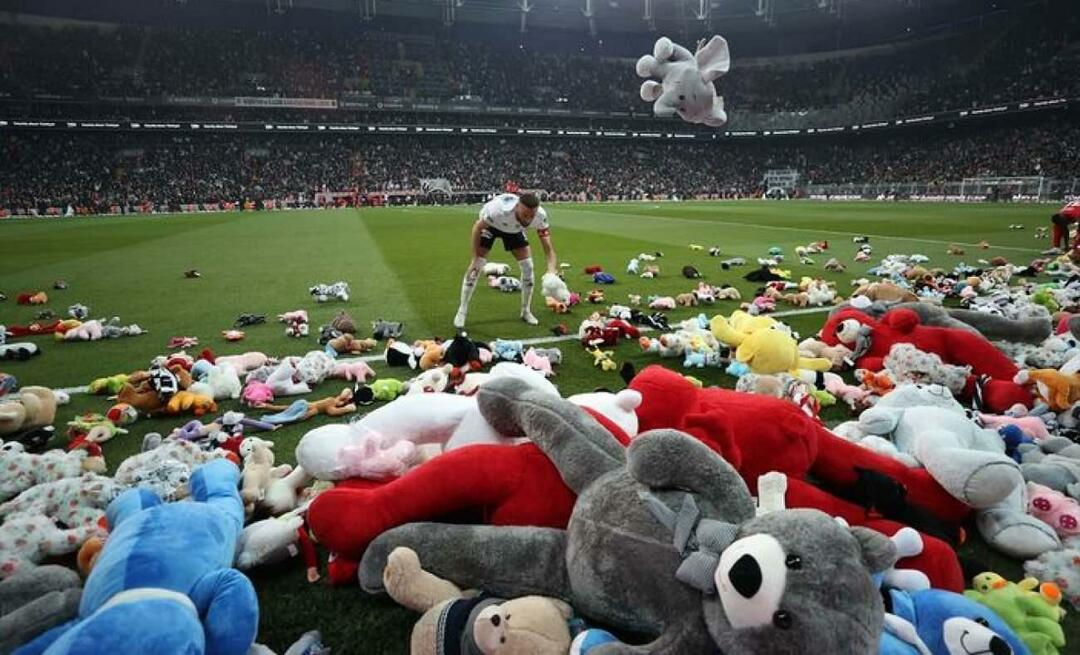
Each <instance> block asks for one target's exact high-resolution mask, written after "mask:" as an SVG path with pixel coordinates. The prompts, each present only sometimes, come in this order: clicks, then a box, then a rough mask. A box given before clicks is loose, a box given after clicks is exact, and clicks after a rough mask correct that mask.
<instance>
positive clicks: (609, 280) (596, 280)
mask: <svg viewBox="0 0 1080 655" xmlns="http://www.w3.org/2000/svg"><path fill="white" fill-rule="evenodd" d="M592 279H593V284H615V276H613V275H611V274H610V273H605V272H603V271H599V272H597V273H593V276H592Z"/></svg>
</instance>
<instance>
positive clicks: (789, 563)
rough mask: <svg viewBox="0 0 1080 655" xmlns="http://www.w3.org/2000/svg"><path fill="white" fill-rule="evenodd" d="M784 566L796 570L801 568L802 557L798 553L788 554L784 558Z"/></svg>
mask: <svg viewBox="0 0 1080 655" xmlns="http://www.w3.org/2000/svg"><path fill="white" fill-rule="evenodd" d="M784 566H786V567H788V568H789V569H795V570H796V571H797V570H799V569H801V568H802V558H801V557H799V556H798V555H788V556H787V559H785V560H784Z"/></svg>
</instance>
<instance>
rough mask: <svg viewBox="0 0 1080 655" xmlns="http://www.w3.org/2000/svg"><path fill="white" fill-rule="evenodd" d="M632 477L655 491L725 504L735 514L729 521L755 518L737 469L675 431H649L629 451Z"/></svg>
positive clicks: (635, 440) (749, 498) (752, 506)
mask: <svg viewBox="0 0 1080 655" xmlns="http://www.w3.org/2000/svg"><path fill="white" fill-rule="evenodd" d="M626 459H627V466H628V468H629V470H630V475H631V476H633V478H634V479H635V480H637V481H638V482H640V483H641V484H643V485H645V486H647V487H652V488H654V489H687V490H689V491H691V492H693V493H695V494H698V495H700V496H701V497H703V498H705V499H708V500H711V501H714V502H723V504H724V505H725V507H727V508H728V509H729V511H731V512H733V513H732V514H731V516H730V517H729V519H728V520H730V521H732V522H742V521H748V520H750V519H751V518H753V516H754V514H755V511H756V509H755V505H754V500H753V498H751V497H750V490H749V489H747V487H746V483H745V482H743V479H742V478H741V477H740V476H739V474H738V473H737V472H736V471H735V469H734V468H732V466H731V465H730V464H728V463H727V462H725V461H724V460H723V459H721V458H720V456H719V455H717V454H716V453H714V452H713V451H712V450H710V449H709V448H708V447H707V446H706V445H705V444H703V443H701V442H700V441H698V440H697V439H694V438H692V437H690V436H689V435H687V434H684V433H682V432H678V431H676V430H650V431H648V432H646V433H644V434H641V435H638V436H637V437H636V438H635V439H634V440H633V441H632V442H630V447H629V448H627V450H626Z"/></svg>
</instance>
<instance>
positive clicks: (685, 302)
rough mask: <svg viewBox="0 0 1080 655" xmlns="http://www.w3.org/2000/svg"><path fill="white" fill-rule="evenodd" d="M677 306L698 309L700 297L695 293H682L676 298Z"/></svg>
mask: <svg viewBox="0 0 1080 655" xmlns="http://www.w3.org/2000/svg"><path fill="white" fill-rule="evenodd" d="M675 304H676V305H678V306H679V307H697V305H698V297H697V295H696V294H694V293H680V294H679V295H677V296H675Z"/></svg>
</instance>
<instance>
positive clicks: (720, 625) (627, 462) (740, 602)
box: [360, 378, 896, 655]
mask: <svg viewBox="0 0 1080 655" xmlns="http://www.w3.org/2000/svg"><path fill="white" fill-rule="evenodd" d="M477 400H478V402H479V403H480V409H481V412H483V414H484V416H485V418H487V419H488V421H489V422H491V424H492V425H493V426H495V427H496V429H498V430H508V431H509V432H510V433H513V434H524V435H527V436H529V437H530V438H531V439H532V440H533V441H534V442H535V443H536V444H537V446H539V447H540V448H541V449H542V450H543V451H544V452H545V453H546V454H547V455H548V457H550V458H551V460H552V461H553V462H554V463H555V465H556V467H557V468H558V469H559V471H560V473H561V474H562V477H563V480H564V481H565V482H566V484H567V485H568V486H569V487H570V488H571V489H572V490H574V491H575V492H576V493H577V494H578V500H577V503H576V505H575V507H574V511H573V514H572V516H571V518H570V521H569V525H568V526H567V529H566V530H557V529H550V528H525V527H496V526H464V525H442V524H432V523H422V524H410V525H405V526H402V527H399V528H395V529H393V530H390V531H388V532H386V533H384V534H383V535H381V536H380V537H379V538H377V539H376V540H375V541H374V542H373V543H372V544H371V546H369V548H368V550H367V552H366V553H365V554H364V558H363V560H362V562H361V565H360V583H361V586H362V587H363V588H364V589H366V590H368V591H370V592H377V591H382V584H383V582H382V581H383V571H384V569H385V567H386V561H387V557H388V556H389V553H390V552H391V551H393V550H394V548H396V547H398V546H407V547H409V548H412V549H413V550H414V551H416V552H417V554H418V555H419V557H420V560H421V561H422V562H424V567H425V569H427V570H429V571H431V572H432V573H434V574H435V575H438V576H440V577H444V578H447V579H449V580H451V581H453V582H455V583H457V584H458V585H461V586H463V587H469V588H482V589H484V590H486V591H488V592H491V593H493V594H496V595H498V596H503V597H507V598H512V597H516V596H522V595H529V594H538V595H545V596H553V597H557V598H562V599H565V600H567V601H568V602H570V603H571V604H572V605H573V606H574V607H575V608H576V609H577V610H578V611H579V612H580V613H582V614H583V615H584V616H586V617H589V618H591V619H594V620H596V621H599V622H602V623H605V624H607V625H611V626H613V627H616V628H622V629H626V630H628V631H633V632H636V633H647V634H650V635H652V636H654V640H653V641H652V642H650V643H648V644H646V645H643V646H630V645H627V644H607V645H605V646H603V647H600V648H599V649H598V650H597V653H601V654H604V655H607V654H610V653H671V654H675V653H678V654H680V655H683V654H694V653H702V654H705V653H714V652H716V650H717V648H719V649H720V650H722V651H723V652H725V653H780V654H786V653H803V652H805V649H806V647H807V645H808V644H809V643H813V644H814V645H815V647H816V648H818V649H819V650H820V651H821V652H845V653H875V652H876V651H877V640H878V634H879V632H880V631H881V627H882V620H883V619H882V616H883V609H882V604H881V600H880V597H879V595H878V593H877V589H876V587H875V585H874V583H873V581H872V579H871V571H875V572H876V571H881V570H884V569H885V568H887V567H889V566H891V565H892V563H893V562H894V561H895V559H896V553H895V549H894V547H893V546H892V542H891V541H889V540H888V539H887V538H885V537H884V536H882V535H880V534H878V533H875V532H873V531H870V530H866V529H862V528H855V529H850V530H849V529H848V528H847V527H845V526H843V525H841V524H839V523H837V522H836V521H834V520H833V519H831V518H830V517H828V516H826V515H825V514H823V513H821V512H817V511H814V510H790V511H782V512H776V513H773V514H768V515H765V516H762V517H758V518H754V514H755V507H754V502H753V499H752V498H751V497H750V493H749V491H748V489H747V487H746V485H745V483H744V482H743V481H742V479H741V478H740V477H739V475H738V473H737V472H736V471H735V470H734V469H733V468H732V467H731V466H730V465H729V464H728V463H727V462H725V461H724V460H722V459H721V458H720V457H719V456H718V455H717V454H716V453H714V452H713V451H712V450H710V449H709V448H708V447H706V446H705V445H704V444H702V443H701V442H699V441H697V440H696V439H693V438H692V437H689V436H688V435H686V434H684V433H681V432H677V431H674V430H653V431H650V432H646V433H644V434H642V435H639V436H638V437H636V438H635V439H634V441H633V442H632V443H631V445H630V447H629V448H627V449H623V448H622V447H621V446H620V445H619V444H618V443H617V442H616V441H615V440H613V439H612V438H611V437H610V435H609V434H608V433H607V431H606V430H604V429H603V428H602V427H601V426H600V425H599V424H598V423H597V422H596V421H595V420H594V419H592V418H591V417H590V416H589V415H587V414H586V413H585V412H584V411H583V410H580V409H579V408H577V407H575V406H574V405H572V404H571V403H569V402H567V401H565V400H563V399H560V398H557V397H553V396H551V395H550V394H543V393H538V392H535V391H533V390H532V389H529V388H528V387H527V386H526V385H524V384H522V383H521V382H520V381H519V380H516V379H512V378H507V379H500V380H492V381H490V382H488V384H486V385H484V386H483V387H481V390H480V392H479V393H478V395H477Z"/></svg>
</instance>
